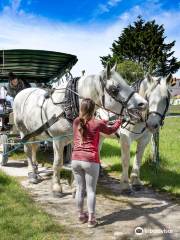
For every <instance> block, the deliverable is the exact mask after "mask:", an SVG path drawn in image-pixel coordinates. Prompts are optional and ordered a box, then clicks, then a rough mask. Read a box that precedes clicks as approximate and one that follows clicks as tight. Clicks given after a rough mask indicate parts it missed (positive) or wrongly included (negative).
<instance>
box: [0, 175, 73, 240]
mask: <svg viewBox="0 0 180 240" xmlns="http://www.w3.org/2000/svg"><path fill="white" fill-rule="evenodd" d="M0 216H1V217H0V239H1V240H15V239H18V240H24V239H26V240H27V239H30V240H57V239H61V240H66V239H69V238H68V237H67V234H68V233H67V230H66V229H65V228H64V226H62V225H59V224H57V223H55V222H53V220H52V217H51V216H50V215H48V214H46V213H45V212H43V210H41V208H39V206H36V204H35V203H34V202H33V200H32V199H31V198H30V196H29V195H28V193H26V192H25V191H24V190H23V189H22V187H21V186H20V185H19V184H18V182H16V181H15V179H14V178H11V177H8V176H6V175H5V174H4V173H2V172H0Z"/></svg>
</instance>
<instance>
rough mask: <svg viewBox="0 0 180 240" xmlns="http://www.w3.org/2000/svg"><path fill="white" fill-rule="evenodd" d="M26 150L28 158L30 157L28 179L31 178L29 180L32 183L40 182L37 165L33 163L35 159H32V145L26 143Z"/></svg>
mask: <svg viewBox="0 0 180 240" xmlns="http://www.w3.org/2000/svg"><path fill="white" fill-rule="evenodd" d="M24 152H25V153H26V155H27V158H28V179H29V182H30V183H34V184H36V183H38V182H39V181H38V177H37V170H36V167H35V165H34V164H33V161H32V155H33V154H34V153H33V154H32V145H30V144H26V145H24Z"/></svg>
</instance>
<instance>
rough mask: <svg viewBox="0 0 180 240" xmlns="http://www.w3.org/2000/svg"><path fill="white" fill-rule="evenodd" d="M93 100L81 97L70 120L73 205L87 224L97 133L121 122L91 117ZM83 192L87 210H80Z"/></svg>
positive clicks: (96, 173) (96, 171)
mask: <svg viewBox="0 0 180 240" xmlns="http://www.w3.org/2000/svg"><path fill="white" fill-rule="evenodd" d="M94 111H95V102H94V101H93V100H91V99H88V98H86V99H84V100H82V102H81V107H80V115H79V117H77V118H76V119H75V120H74V122H73V134H74V147H73V152H72V169H73V174H74V178H75V182H76V187H77V189H76V205H77V208H78V213H79V220H80V221H81V222H82V223H85V222H87V221H88V227H95V226H96V225H97V221H96V218H95V203H96V184H97V180H98V176H99V166H100V161H99V152H98V147H99V135H100V132H102V133H105V134H112V133H115V132H116V131H117V129H118V128H119V127H120V125H121V120H120V119H118V120H116V121H115V123H114V124H113V125H111V126H108V125H107V121H105V120H96V119H95V118H94ZM85 192H87V207H88V214H87V213H85V212H84V211H83V205H84V197H85Z"/></svg>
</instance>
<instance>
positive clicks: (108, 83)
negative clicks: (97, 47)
mask: <svg viewBox="0 0 180 240" xmlns="http://www.w3.org/2000/svg"><path fill="white" fill-rule="evenodd" d="M100 76H101V77H100V79H101V84H102V89H103V99H102V102H103V101H104V102H103V105H104V106H105V107H106V108H107V109H113V111H114V112H116V113H120V114H122V112H123V111H124V109H126V110H127V111H128V113H129V114H130V113H131V112H133V115H134V116H135V114H136V111H144V110H145V109H146V107H147V101H146V100H145V99H144V98H143V97H141V96H140V95H139V94H138V93H136V92H135V91H134V90H133V89H132V88H131V87H130V86H129V85H128V84H127V83H126V81H125V80H124V79H123V78H122V76H121V75H120V74H119V73H118V72H117V71H116V66H114V67H113V68H112V69H111V68H110V67H109V65H107V67H106V69H104V70H103V71H102V72H101V75H100ZM137 117H138V118H139V116H137Z"/></svg>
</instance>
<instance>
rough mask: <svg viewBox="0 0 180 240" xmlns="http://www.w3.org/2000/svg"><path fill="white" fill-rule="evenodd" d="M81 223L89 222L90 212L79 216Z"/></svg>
mask: <svg viewBox="0 0 180 240" xmlns="http://www.w3.org/2000/svg"><path fill="white" fill-rule="evenodd" d="M79 221H80V223H87V222H88V214H87V213H86V212H85V213H83V214H81V216H79Z"/></svg>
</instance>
